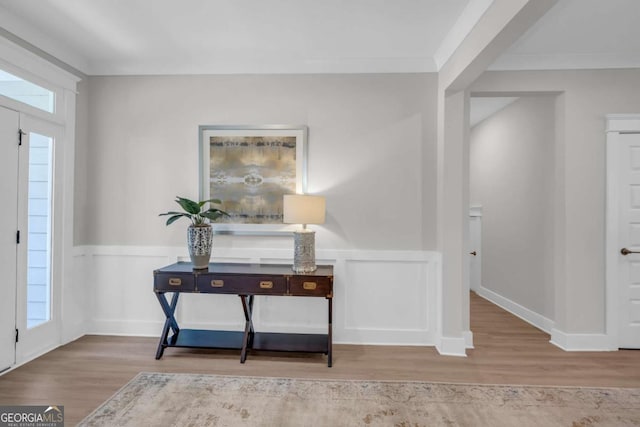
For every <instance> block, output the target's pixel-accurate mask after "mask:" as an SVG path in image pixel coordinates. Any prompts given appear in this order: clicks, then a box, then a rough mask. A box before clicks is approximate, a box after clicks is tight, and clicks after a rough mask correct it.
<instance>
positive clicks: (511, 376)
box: [0, 294, 640, 425]
mask: <svg viewBox="0 0 640 427" xmlns="http://www.w3.org/2000/svg"><path fill="white" fill-rule="evenodd" d="M471 329H472V330H473V333H474V344H475V349H473V350H469V351H468V357H466V358H462V357H446V356H440V355H438V353H437V352H436V350H435V349H434V348H432V347H386V346H356V345H335V346H334V360H333V367H332V368H327V366H326V358H325V357H324V356H321V355H302V354H284V353H277V354H276V353H251V354H250V355H249V357H248V359H247V362H246V363H245V364H240V362H239V353H238V352H237V351H208V350H206V351H205V350H189V349H173V348H170V349H167V350H166V351H165V354H164V357H163V358H162V359H161V360H155V358H154V355H155V350H156V345H157V339H156V338H139V337H113V336H85V337H82V338H80V339H78V340H77V341H74V342H72V343H70V344H67V345H65V346H63V347H60V348H58V349H56V350H54V351H52V352H50V353H48V354H46V355H44V356H42V357H40V358H38V359H36V360H34V361H32V362H30V363H28V364H26V365H24V366H21V367H19V368H17V369H15V370H13V371H11V372H8V373H6V374H4V375H2V376H0V405H9V404H21V405H27V404H31V405H49V404H59V405H64V408H65V419H66V421H67V425H75V424H76V423H78V422H79V421H80V420H81V419H82V418H84V417H85V416H86V415H88V414H89V413H90V412H91V411H92V410H94V409H95V408H96V407H97V406H99V405H100V404H101V403H102V402H103V401H104V400H106V399H108V398H109V397H110V396H111V395H112V394H113V393H115V392H116V391H117V390H118V389H119V388H120V387H122V386H123V385H124V384H126V383H127V382H128V381H129V380H130V379H131V378H132V377H133V376H135V375H136V374H137V373H138V372H141V371H152V372H191V373H206V374H224V375H251V376H270V377H271V376H275V377H296V378H334V379H383V380H423V381H439V382H464V383H486V384H536V385H571V386H605V387H640V351H633V350H623V351H617V352H593V353H591V352H584V353H583V352H580V353H576V352H571V353H569V352H564V351H562V350H560V349H559V348H557V347H555V346H553V345H552V344H550V343H549V335H547V334H545V333H543V332H541V331H539V330H538V329H535V328H534V327H532V326H530V325H528V324H527V323H525V322H524V321H522V320H520V319H518V318H516V317H514V316H513V315H511V314H509V313H507V312H506V311H503V310H501V309H500V308H498V307H496V306H495V305H493V304H491V303H489V302H488V301H486V300H484V299H482V298H480V297H478V296H477V295H475V294H472V296H471Z"/></svg>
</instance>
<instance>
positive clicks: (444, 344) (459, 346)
mask: <svg viewBox="0 0 640 427" xmlns="http://www.w3.org/2000/svg"><path fill="white" fill-rule="evenodd" d="M466 349H467V343H466V342H465V338H464V337H444V336H443V337H440V338H439V340H438V343H437V344H436V350H438V353H440V355H442V356H457V357H467V352H466Z"/></svg>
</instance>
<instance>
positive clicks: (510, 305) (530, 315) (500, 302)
mask: <svg viewBox="0 0 640 427" xmlns="http://www.w3.org/2000/svg"><path fill="white" fill-rule="evenodd" d="M477 294H478V295H479V296H481V297H482V298H484V299H486V300H487V301H491V302H492V303H493V304H495V305H497V306H498V307H500V308H502V309H503V310H506V311H508V312H509V313H511V314H513V315H514V316H516V317H519V318H520V319H522V320H524V321H525V322H527V323H529V324H530V325H532V326H535V327H536V328H538V329H541V330H543V331H544V332H546V333H548V334H550V333H551V330H552V329H553V327H554V325H555V322H554V321H553V320H551V319H548V318H546V317H544V316H543V315H541V314H538V313H536V312H535V311H532V310H529V309H528V308H526V307H523V306H521V305H520V304H518V303H517V302H513V301H511V300H510V299H508V298H505V297H503V296H502V295H499V294H497V293H495V292H493V291H492V290H490V289H487V288H485V287H484V286H480V289H478V290H477Z"/></svg>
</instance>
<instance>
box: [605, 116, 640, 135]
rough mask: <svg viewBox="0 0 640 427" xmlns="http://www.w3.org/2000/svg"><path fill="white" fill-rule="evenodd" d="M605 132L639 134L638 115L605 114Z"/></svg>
mask: <svg viewBox="0 0 640 427" xmlns="http://www.w3.org/2000/svg"><path fill="white" fill-rule="evenodd" d="M605 117H606V119H607V126H606V132H640V114H607V115H606V116H605Z"/></svg>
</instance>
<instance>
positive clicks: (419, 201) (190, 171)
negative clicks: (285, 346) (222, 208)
mask: <svg viewBox="0 0 640 427" xmlns="http://www.w3.org/2000/svg"><path fill="white" fill-rule="evenodd" d="M436 90H437V77H436V76H435V75H433V74H396V75H296V76H287V75H279V76H275V75H274V76H171V77H167V76H147V77H89V81H88V84H87V85H86V86H82V87H81V91H86V94H84V95H81V96H80V99H82V100H83V102H84V100H86V102H87V117H86V119H85V122H86V126H87V129H88V131H87V132H86V135H87V139H86V141H82V142H80V141H79V145H82V146H81V147H78V157H77V162H78V164H79V165H81V166H80V167H79V168H78V171H79V174H78V177H77V184H78V185H77V187H76V197H77V200H76V207H77V209H78V214H77V216H76V217H77V218H78V220H77V223H76V232H77V236H76V244H77V246H76V264H77V266H78V271H79V272H80V273H79V277H86V278H87V280H86V281H85V283H86V292H87V315H88V319H87V320H88V323H87V332H88V333H102V334H142V335H159V333H160V331H161V327H162V320H163V316H162V312H161V310H160V306H159V304H158V302H157V301H156V298H155V295H154V294H153V292H152V271H153V269H155V268H159V267H162V266H164V265H166V264H169V263H173V262H175V261H176V260H178V259H180V258H182V257H186V255H187V253H186V248H185V233H186V226H187V224H186V223H182V224H181V223H180V222H178V223H176V224H175V225H172V226H171V227H168V228H167V227H165V225H164V219H163V218H159V217H158V214H159V213H160V212H165V211H167V210H169V209H173V208H174V206H173V205H174V202H173V199H174V197H175V196H176V195H184V196H187V197H197V195H198V126H199V125H212V124H296V125H297V124H304V125H307V126H308V127H309V177H308V178H309V179H308V184H309V192H311V193H318V194H322V195H324V196H326V198H327V221H326V223H325V224H324V225H322V226H314V227H313V228H314V229H315V230H316V231H317V235H316V248H317V249H316V250H317V258H318V263H329V264H333V265H334V266H335V282H334V286H335V291H334V294H335V298H334V337H335V341H336V342H349V343H374V344H422V345H424V344H430V345H433V344H434V342H435V338H434V337H435V323H436V321H435V315H436V298H435V296H434V293H435V284H436V281H437V278H438V265H439V264H438V263H439V256H438V255H437V254H436V253H435V252H433V251H432V250H433V249H434V248H435V244H436V243H435V240H436V238H435V225H436V221H435V207H436V202H435V197H436V195H435V179H432V178H434V177H435V114H436V113H435V102H436V95H435V92H436ZM81 130H82V129H81ZM292 258H293V242H292V237H291V236H289V235H284V236H215V237H214V260H216V261H232V262H277V263H290V262H291V260H292ZM260 300H261V301H262V300H264V301H263V303H264V305H261V308H259V309H257V310H256V312H255V323H256V328H257V329H258V330H282V329H289V330H294V331H301V332H313V331H318V330H324V328H325V327H326V326H325V325H324V322H326V310H325V305H324V304H320V305H319V303H322V302H323V301H317V300H315V299H296V298H271V299H269V298H267V299H260ZM242 319H243V317H242V310H241V307H240V306H239V305H238V301H237V297H236V298H233V297H225V296H221V297H219V298H218V297H211V296H209V298H202V296H186V297H185V298H183V301H182V303H181V312H180V317H179V320H180V321H181V322H183V324H184V325H185V326H192V327H212V328H233V329H238V328H240V329H241V328H242Z"/></svg>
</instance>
